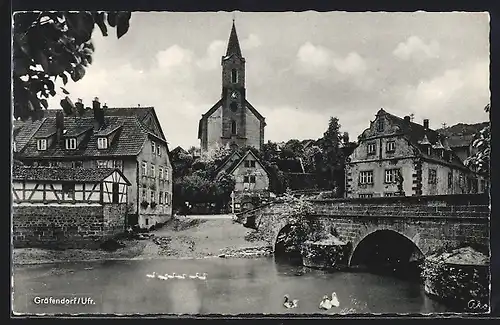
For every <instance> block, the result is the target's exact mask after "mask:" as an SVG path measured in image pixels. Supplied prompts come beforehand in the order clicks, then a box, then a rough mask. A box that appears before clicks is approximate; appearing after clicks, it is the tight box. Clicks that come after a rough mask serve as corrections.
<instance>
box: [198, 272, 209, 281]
mask: <svg viewBox="0 0 500 325" xmlns="http://www.w3.org/2000/svg"><path fill="white" fill-rule="evenodd" d="M207 275H208V274H206V273H203V275H198V279H200V280H206V279H207Z"/></svg>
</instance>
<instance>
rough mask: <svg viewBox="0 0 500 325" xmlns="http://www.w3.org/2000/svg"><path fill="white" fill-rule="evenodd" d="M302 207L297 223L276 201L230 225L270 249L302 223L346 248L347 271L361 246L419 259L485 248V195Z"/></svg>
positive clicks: (322, 202) (315, 234) (345, 201)
mask: <svg viewBox="0 0 500 325" xmlns="http://www.w3.org/2000/svg"><path fill="white" fill-rule="evenodd" d="M308 202H310V203H311V204H312V209H311V210H312V211H309V212H308V213H307V215H305V216H303V218H296V217H294V216H290V215H288V211H289V208H290V207H289V205H290V204H289V203H287V202H283V201H276V202H273V203H269V204H267V205H264V206H261V207H259V208H257V209H254V210H251V211H246V212H242V213H240V214H238V215H237V216H236V220H237V221H238V222H240V223H242V224H243V225H244V226H245V227H247V228H253V229H256V230H257V231H259V232H260V233H261V236H262V237H263V238H264V239H265V240H266V241H267V242H268V243H269V244H270V245H272V246H273V247H275V245H276V240H277V238H278V235H279V234H280V233H281V232H283V231H285V230H286V229H287V228H290V226H291V225H296V224H297V223H302V224H307V225H306V226H307V227H308V228H307V229H308V233H309V234H308V236H309V237H311V238H314V237H316V238H318V237H321V234H325V233H332V231H333V232H334V233H335V234H336V236H338V237H339V238H340V239H341V240H343V241H345V242H348V243H350V246H351V249H350V252H349V257H348V264H349V266H351V262H352V257H353V256H354V254H355V252H356V251H357V250H359V248H360V247H361V246H367V245H368V246H372V245H379V244H384V245H385V249H386V250H387V249H388V250H392V249H397V248H400V247H401V246H402V245H403V246H404V245H408V244H410V245H411V243H412V245H411V246H413V247H414V248H415V250H416V251H417V252H418V253H421V254H422V255H424V256H428V255H430V254H432V253H434V252H436V251H440V250H442V249H449V248H456V247H459V246H463V245H472V246H478V245H479V246H481V247H486V248H487V247H489V238H490V236H489V226H490V223H489V215H490V209H489V197H488V195H485V194H460V195H440V196H410V197H377V198H354V199H352V198H351V199H328V200H315V199H309V200H308ZM299 226H300V225H299ZM362 243H365V244H367V245H361V244H362ZM365 248H366V247H365Z"/></svg>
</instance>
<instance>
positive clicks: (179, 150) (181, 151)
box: [170, 146, 188, 155]
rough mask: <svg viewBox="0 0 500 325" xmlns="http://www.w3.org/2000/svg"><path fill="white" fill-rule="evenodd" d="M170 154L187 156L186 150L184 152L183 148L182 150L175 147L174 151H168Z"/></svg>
mask: <svg viewBox="0 0 500 325" xmlns="http://www.w3.org/2000/svg"><path fill="white" fill-rule="evenodd" d="M170 153H171V154H173V155H176V154H178V153H183V154H186V155H187V154H188V152H187V151H186V150H184V148H182V147H181V146H177V147H175V148H174V149H172V150H171V151H170Z"/></svg>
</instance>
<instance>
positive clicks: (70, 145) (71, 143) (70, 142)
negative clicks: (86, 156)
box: [66, 138, 76, 150]
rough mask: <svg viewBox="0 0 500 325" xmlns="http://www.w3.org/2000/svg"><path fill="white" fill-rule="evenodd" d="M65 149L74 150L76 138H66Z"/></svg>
mask: <svg viewBox="0 0 500 325" xmlns="http://www.w3.org/2000/svg"><path fill="white" fill-rule="evenodd" d="M66 149H68V150H75V149H76V138H68V139H66Z"/></svg>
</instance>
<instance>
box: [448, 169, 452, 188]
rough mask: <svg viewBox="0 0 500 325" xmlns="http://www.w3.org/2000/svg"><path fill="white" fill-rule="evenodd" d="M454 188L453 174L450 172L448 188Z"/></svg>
mask: <svg viewBox="0 0 500 325" xmlns="http://www.w3.org/2000/svg"><path fill="white" fill-rule="evenodd" d="M452 186H453V172H448V188H452Z"/></svg>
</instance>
